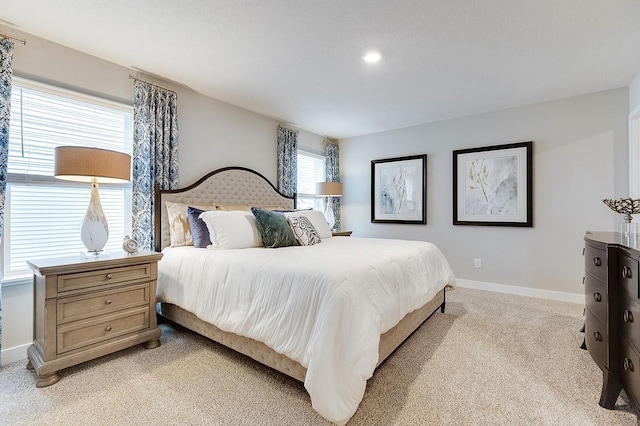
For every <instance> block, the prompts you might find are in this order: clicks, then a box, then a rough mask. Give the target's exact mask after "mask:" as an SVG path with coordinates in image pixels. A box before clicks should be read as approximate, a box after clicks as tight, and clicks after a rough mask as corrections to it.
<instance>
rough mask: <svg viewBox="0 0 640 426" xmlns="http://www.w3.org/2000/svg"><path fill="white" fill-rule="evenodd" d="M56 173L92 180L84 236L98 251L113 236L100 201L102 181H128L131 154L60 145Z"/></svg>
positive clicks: (90, 248)
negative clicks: (99, 189) (100, 183)
mask: <svg viewBox="0 0 640 426" xmlns="http://www.w3.org/2000/svg"><path fill="white" fill-rule="evenodd" d="M53 174H54V176H55V177H57V178H58V179H65V180H73V181H79V182H91V199H90V201H89V208H88V209H87V214H86V215H85V217H84V220H83V221H82V228H81V230H80V238H81V239H82V243H83V244H84V246H85V247H86V248H87V251H88V252H89V253H91V254H93V255H98V254H99V253H100V252H101V251H102V249H103V248H104V246H105V244H107V240H108V239H109V225H107V218H106V217H105V215H104V211H103V210H102V205H101V204H100V195H99V194H98V181H100V182H102V183H116V182H128V181H129V179H130V176H131V156H129V155H128V154H125V153H122V152H117V151H109V150H106V149H100V148H86V147H80V146H59V147H56V149H55V164H54V173H53Z"/></svg>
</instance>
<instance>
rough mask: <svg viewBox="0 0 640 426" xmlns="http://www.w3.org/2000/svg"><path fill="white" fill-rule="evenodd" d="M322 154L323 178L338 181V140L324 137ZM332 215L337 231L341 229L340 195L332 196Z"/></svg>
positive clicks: (328, 180)
mask: <svg viewBox="0 0 640 426" xmlns="http://www.w3.org/2000/svg"><path fill="white" fill-rule="evenodd" d="M324 154H325V157H326V160H325V161H326V163H325V179H326V181H327V182H340V148H339V147H338V141H336V140H334V139H329V138H325V140H324ZM331 202H332V205H333V215H334V216H335V218H336V224H335V228H336V229H337V230H338V231H339V230H340V229H342V218H341V216H340V213H341V212H342V207H341V202H340V197H332V200H331Z"/></svg>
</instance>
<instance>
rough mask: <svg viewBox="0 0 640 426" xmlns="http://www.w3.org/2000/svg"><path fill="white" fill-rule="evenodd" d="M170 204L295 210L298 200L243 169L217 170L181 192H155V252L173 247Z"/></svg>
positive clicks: (226, 168) (254, 173) (257, 174)
mask: <svg viewBox="0 0 640 426" xmlns="http://www.w3.org/2000/svg"><path fill="white" fill-rule="evenodd" d="M167 201H171V202H174V203H182V204H195V205H209V204H235V205H239V204H249V205H251V206H256V207H269V208H281V209H292V208H295V197H287V196H286V195H283V194H281V193H280V192H278V190H277V189H276V188H275V186H273V184H272V183H271V182H269V181H268V180H267V178H265V177H264V176H262V175H261V174H260V173H258V172H256V171H254V170H251V169H247V168H244V167H225V168H222V169H218V170H214V171H213V172H211V173H209V174H207V175H206V176H204V177H202V178H201V179H200V180H198V181H197V182H196V183H194V184H193V185H189V186H187V187H186V188H182V189H173V190H160V189H159V188H158V187H157V186H156V188H155V202H154V209H155V212H154V219H155V224H154V246H155V250H156V251H161V250H162V249H163V248H165V247H168V246H169V245H171V240H170V238H169V220H168V219H167V217H168V216H167V204H166V203H167Z"/></svg>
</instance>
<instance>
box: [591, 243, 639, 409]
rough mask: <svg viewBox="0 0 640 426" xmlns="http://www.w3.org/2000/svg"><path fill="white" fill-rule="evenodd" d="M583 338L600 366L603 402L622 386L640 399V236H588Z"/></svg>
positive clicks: (610, 404) (610, 401) (609, 403)
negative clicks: (639, 273) (639, 265)
mask: <svg viewBox="0 0 640 426" xmlns="http://www.w3.org/2000/svg"><path fill="white" fill-rule="evenodd" d="M584 240H585V248H584V261H585V276H584V291H585V307H586V309H585V342H586V345H587V349H588V350H589V354H590V355H591V357H592V358H593V360H594V361H595V362H596V364H598V366H599V367H600V369H601V370H602V377H603V378H602V393H601V395H600V406H602V407H604V408H608V409H613V408H614V407H615V404H616V400H617V399H618V395H619V394H620V390H621V389H622V388H624V390H625V392H626V393H627V395H628V396H629V399H630V400H631V404H632V405H633V408H634V410H635V411H636V414H637V413H639V412H640V411H639V408H640V405H639V404H638V399H640V300H639V299H638V296H639V294H638V288H639V282H640V281H639V280H638V277H639V275H638V261H639V260H640V238H638V237H637V236H636V237H632V238H626V237H624V236H623V235H622V234H619V233H614V232H593V233H591V232H587V234H586V235H585V237H584Z"/></svg>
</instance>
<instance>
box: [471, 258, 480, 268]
mask: <svg viewBox="0 0 640 426" xmlns="http://www.w3.org/2000/svg"><path fill="white" fill-rule="evenodd" d="M473 267H474V268H482V259H478V258H475V259H473Z"/></svg>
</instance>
